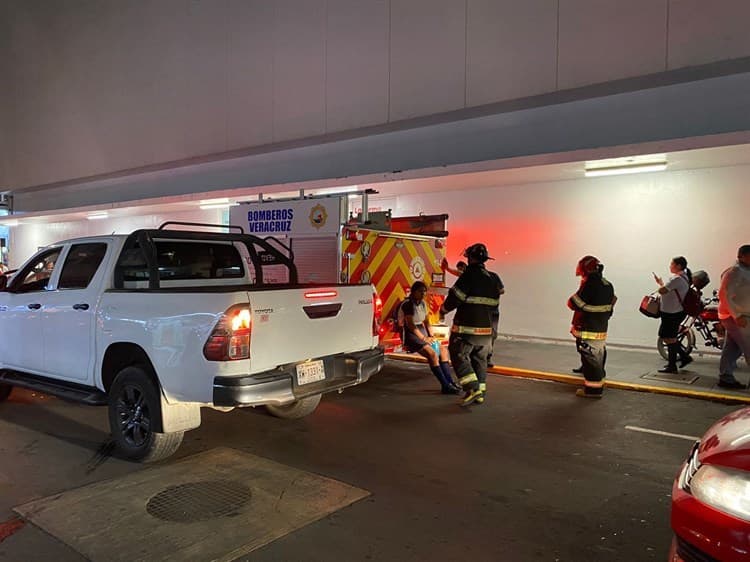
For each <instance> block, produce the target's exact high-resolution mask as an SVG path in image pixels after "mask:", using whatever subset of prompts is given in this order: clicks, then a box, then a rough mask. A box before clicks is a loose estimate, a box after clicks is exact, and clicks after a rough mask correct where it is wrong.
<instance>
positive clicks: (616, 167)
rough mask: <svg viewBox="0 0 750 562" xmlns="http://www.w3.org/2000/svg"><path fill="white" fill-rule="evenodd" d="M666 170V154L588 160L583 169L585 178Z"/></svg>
mask: <svg viewBox="0 0 750 562" xmlns="http://www.w3.org/2000/svg"><path fill="white" fill-rule="evenodd" d="M666 168H667V155H666V154H639V155H636V156H625V157H621V158H605V159H603V160H589V161H587V162H586V165H585V166H584V169H585V170H586V173H585V175H586V177H587V178H596V177H601V176H617V175H620V174H640V173H644V172H661V171H662V170H666Z"/></svg>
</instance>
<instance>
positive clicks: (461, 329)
mask: <svg viewBox="0 0 750 562" xmlns="http://www.w3.org/2000/svg"><path fill="white" fill-rule="evenodd" d="M451 332H453V333H456V334H468V335H472V336H491V335H492V328H477V327H475V326H456V325H455V324H453V326H451Z"/></svg>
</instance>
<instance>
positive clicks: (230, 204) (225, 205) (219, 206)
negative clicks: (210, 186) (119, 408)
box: [200, 202, 239, 210]
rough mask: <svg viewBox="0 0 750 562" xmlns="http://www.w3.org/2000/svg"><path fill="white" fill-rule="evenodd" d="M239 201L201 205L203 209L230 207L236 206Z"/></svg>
mask: <svg viewBox="0 0 750 562" xmlns="http://www.w3.org/2000/svg"><path fill="white" fill-rule="evenodd" d="M237 205H239V203H229V202H226V203H209V204H207V205H201V206H200V208H201V209H204V210H205V209H228V208H229V207H236V206H237Z"/></svg>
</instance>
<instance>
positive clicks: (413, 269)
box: [230, 190, 448, 352]
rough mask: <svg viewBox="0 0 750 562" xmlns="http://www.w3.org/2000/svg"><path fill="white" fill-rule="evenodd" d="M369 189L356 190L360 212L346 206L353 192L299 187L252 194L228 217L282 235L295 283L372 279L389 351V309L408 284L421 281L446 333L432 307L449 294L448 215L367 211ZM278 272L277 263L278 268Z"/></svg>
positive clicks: (393, 333)
mask: <svg viewBox="0 0 750 562" xmlns="http://www.w3.org/2000/svg"><path fill="white" fill-rule="evenodd" d="M371 193H373V192H372V191H371V190H368V191H363V192H359V193H357V195H358V196H361V200H362V205H361V208H362V209H363V210H364V212H359V213H357V214H356V215H354V214H353V213H352V212H350V209H349V200H350V197H351V194H346V195H344V194H336V195H328V196H305V195H304V194H303V193H301V194H300V196H299V197H294V198H289V199H269V200H266V199H263V197H262V195H261V196H259V198H258V201H251V202H246V203H241V204H240V205H238V206H236V207H233V208H232V209H231V210H230V224H231V225H232V226H241V227H242V228H243V229H244V230H245V231H246V232H248V233H250V234H255V235H259V236H263V235H267V236H269V237H271V236H273V238H274V239H275V240H281V241H282V242H283V244H284V245H285V248H284V249H285V250H286V251H287V252H288V254H289V255H290V256H291V257H293V259H294V263H295V265H296V266H297V274H298V278H299V282H300V283H333V282H338V283H343V284H352V285H359V284H372V285H373V286H374V287H375V289H376V291H377V293H378V296H379V298H380V300H381V303H382V316H381V318H382V323H381V326H380V341H381V345H382V346H383V347H384V348H385V350H386V351H387V352H397V351H401V349H402V348H401V337H400V334H399V332H400V329H399V327H398V326H397V325H396V323H395V321H394V316H395V312H396V311H397V307H398V306H399V305H400V304H401V302H402V301H403V300H404V298H406V296H407V295H408V293H409V288H410V287H411V285H412V284H413V283H414V282H415V281H423V282H424V283H425V284H426V285H427V287H428V291H427V295H426V297H425V298H426V300H427V305H428V311H429V322H430V324H431V325H433V327H434V328H433V333H434V335H436V336H437V337H438V338H439V339H446V338H447V335H448V334H447V328H446V327H445V326H443V325H442V324H441V323H440V319H439V314H438V311H439V309H440V305H441V304H442V303H443V301H444V300H445V296H446V294H447V289H446V287H445V273H444V272H443V270H442V269H441V266H440V264H441V262H442V260H443V258H444V257H445V253H446V239H447V236H448V231H447V220H448V215H446V214H441V215H417V216H409V217H393V216H391V211H390V210H388V211H378V212H368V211H366V209H367V208H368V205H367V196H368V195H369V194H371ZM264 258H268V259H271V256H261V259H264ZM269 269H271V270H272V269H273V268H266V271H268V270H269ZM284 274H285V269H284V268H282V267H280V268H279V275H284ZM264 275H265V274H264ZM277 281H278V280H277ZM281 281H283V279H281Z"/></svg>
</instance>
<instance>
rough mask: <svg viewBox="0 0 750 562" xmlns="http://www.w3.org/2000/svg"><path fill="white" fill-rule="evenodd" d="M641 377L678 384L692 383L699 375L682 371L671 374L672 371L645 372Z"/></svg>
mask: <svg viewBox="0 0 750 562" xmlns="http://www.w3.org/2000/svg"><path fill="white" fill-rule="evenodd" d="M641 378H642V379H649V380H652V381H664V382H674V383H678V384H693V383H694V382H695V381H697V380H698V379H699V378H700V377H699V376H697V375H690V374H685V375H683V374H682V373H680V374H673V373H646V374H645V375H641Z"/></svg>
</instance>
